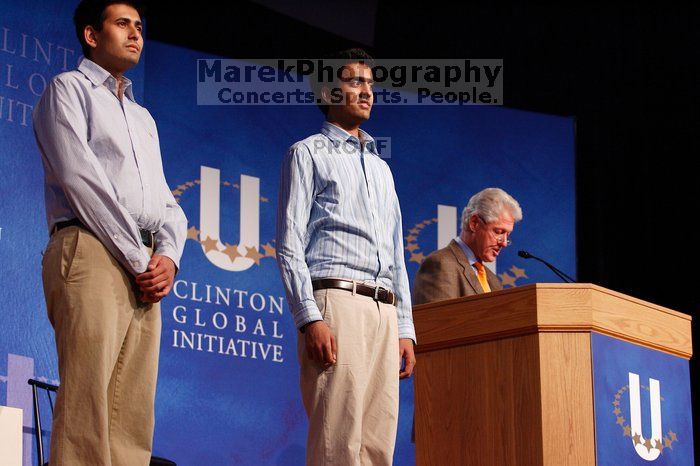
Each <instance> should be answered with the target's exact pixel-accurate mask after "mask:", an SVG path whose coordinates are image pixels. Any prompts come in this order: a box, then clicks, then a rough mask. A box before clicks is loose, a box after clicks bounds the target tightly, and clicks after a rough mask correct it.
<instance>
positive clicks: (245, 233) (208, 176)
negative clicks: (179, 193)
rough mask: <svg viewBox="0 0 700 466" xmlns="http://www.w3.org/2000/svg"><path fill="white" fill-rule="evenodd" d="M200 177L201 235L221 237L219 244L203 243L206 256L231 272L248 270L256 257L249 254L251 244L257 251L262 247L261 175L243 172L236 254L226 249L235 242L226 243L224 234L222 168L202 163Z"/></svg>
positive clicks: (218, 240)
mask: <svg viewBox="0 0 700 466" xmlns="http://www.w3.org/2000/svg"><path fill="white" fill-rule="evenodd" d="M200 179H201V185H200V195H199V216H200V219H199V221H200V225H199V229H200V233H199V236H200V238H212V239H215V240H216V241H217V247H216V248H207V247H205V245H204V244H202V250H203V251H204V254H205V256H206V258H207V259H208V260H209V262H211V263H212V264H214V265H215V266H217V267H219V268H221V269H224V270H228V271H231V272H242V271H244V270H248V269H249V268H250V267H252V266H253V264H254V263H255V261H254V260H253V259H251V258H249V257H246V251H247V250H248V249H251V248H255V250H256V251H257V250H258V248H259V247H260V178H255V177H253V176H247V175H241V181H240V191H241V204H240V215H239V218H240V227H239V231H240V238H239V240H238V245H237V246H236V247H237V248H238V253H239V255H236V256H235V257H233V258H232V257H231V254H226V253H225V252H224V250H226V249H227V247H231V246H230V245H229V246H225V245H224V244H223V243H222V241H221V237H220V228H219V227H220V219H221V212H220V193H221V189H220V186H221V184H220V171H219V170H218V169H216V168H210V167H205V166H202V167H201V177H200ZM232 242H233V241H232Z"/></svg>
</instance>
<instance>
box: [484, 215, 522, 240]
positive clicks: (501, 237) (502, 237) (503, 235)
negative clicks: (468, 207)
mask: <svg viewBox="0 0 700 466" xmlns="http://www.w3.org/2000/svg"><path fill="white" fill-rule="evenodd" d="M477 217H479V220H481V223H483V224H484V226H487V225H488V222H487V221H486V220H484V218H483V217H482V216H481V215H478V214H477ZM488 231H489V233H490V234H491V236H493V237H494V239H495V240H496V243H497V244H505V245H506V246H510V245H511V244H513V241H511V239H510V238H509V237H508V236H509V234H508V233H501V234H500V235H498V234H496V233H494V232H493V230H492V229H490V228H489V229H488Z"/></svg>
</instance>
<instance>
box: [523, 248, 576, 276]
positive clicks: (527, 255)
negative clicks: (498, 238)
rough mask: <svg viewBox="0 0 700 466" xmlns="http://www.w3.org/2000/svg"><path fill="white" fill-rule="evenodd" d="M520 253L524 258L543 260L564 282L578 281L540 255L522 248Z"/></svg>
mask: <svg viewBox="0 0 700 466" xmlns="http://www.w3.org/2000/svg"><path fill="white" fill-rule="evenodd" d="M518 255H519V256H520V257H522V258H523V259H535V260H538V261H540V262H542V263H543V264H544V265H546V266H547V267H549V269H550V270H551V271H552V272H554V273H555V274H556V275H557V277H559V278H561V279H562V280H563V281H564V282H566V283H576V280H574V279H573V278H571V277H570V276H568V275H567V274H565V273H564V272H562V271H561V270H559V269H558V268H556V267H554V266H553V265H552V264H550V263H549V262H547V261H546V260H544V259H540V258H539V257H537V256H533V255H532V254H530V253H529V252H527V251H522V250H521V251H518Z"/></svg>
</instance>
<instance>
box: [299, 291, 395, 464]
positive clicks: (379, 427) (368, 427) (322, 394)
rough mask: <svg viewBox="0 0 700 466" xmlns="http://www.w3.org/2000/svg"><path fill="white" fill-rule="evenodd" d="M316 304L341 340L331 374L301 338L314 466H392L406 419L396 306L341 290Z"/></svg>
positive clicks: (320, 295) (323, 294)
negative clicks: (401, 406)
mask: <svg viewBox="0 0 700 466" xmlns="http://www.w3.org/2000/svg"><path fill="white" fill-rule="evenodd" d="M314 298H315V299H316V302H317V304H318V307H319V309H320V310H321V315H322V316H323V319H324V320H325V322H326V323H327V324H328V326H329V327H330V329H331V332H333V335H334V336H335V338H336V344H337V363H336V364H335V365H333V366H331V367H330V368H328V369H326V370H324V369H323V367H322V366H321V365H320V364H319V363H318V362H316V361H312V360H310V359H309V358H308V356H307V353H306V346H305V343H304V335H302V334H300V335H299V340H298V350H299V363H300V366H301V394H302V399H303V402H304V407H305V409H306V414H307V416H308V418H309V433H308V437H307V442H306V464H307V465H331V464H332V465H340V466H351V465H365V466H366V465H390V464H391V463H392V458H393V454H394V444H395V441H396V429H397V423H398V413H399V366H400V358H399V336H398V329H397V322H396V308H395V307H394V306H391V305H388V304H382V303H378V302H376V301H374V300H373V299H372V298H368V297H366V296H361V295H353V294H352V293H351V292H348V291H343V290H335V289H326V290H318V291H316V292H314Z"/></svg>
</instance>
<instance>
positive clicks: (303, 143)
mask: <svg viewBox="0 0 700 466" xmlns="http://www.w3.org/2000/svg"><path fill="white" fill-rule="evenodd" d="M324 140H328V138H327V137H326V136H324V135H323V133H316V134H312V135H310V136H307V137H305V138H304V139H302V140H300V141H297V142H295V143H294V144H292V145H291V146H290V147H289V150H290V152H291V151H293V150H300V149H306V150H311V149H313V147H314V146H315V145H317V144H318V143H319V141H321V142H323V141H324Z"/></svg>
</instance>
